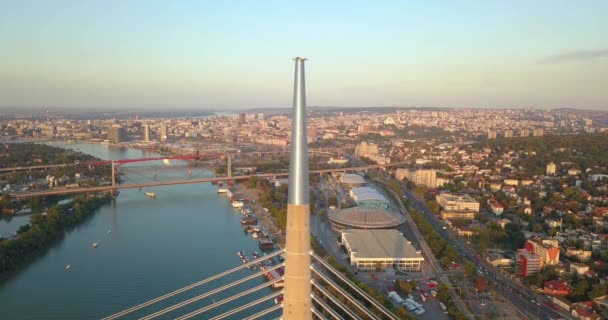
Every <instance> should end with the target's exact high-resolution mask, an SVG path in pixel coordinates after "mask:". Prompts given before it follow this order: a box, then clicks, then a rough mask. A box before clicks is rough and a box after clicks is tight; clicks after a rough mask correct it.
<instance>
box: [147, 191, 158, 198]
mask: <svg viewBox="0 0 608 320" xmlns="http://www.w3.org/2000/svg"><path fill="white" fill-rule="evenodd" d="M146 196H148V197H150V198H154V197H156V193H154V192H149V191H146Z"/></svg>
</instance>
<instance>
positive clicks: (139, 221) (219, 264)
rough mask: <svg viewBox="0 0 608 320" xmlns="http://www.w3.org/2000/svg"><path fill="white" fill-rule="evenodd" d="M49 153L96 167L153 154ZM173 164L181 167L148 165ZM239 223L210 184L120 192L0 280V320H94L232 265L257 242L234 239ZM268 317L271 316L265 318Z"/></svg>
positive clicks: (161, 174)
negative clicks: (97, 162) (82, 157)
mask: <svg viewBox="0 0 608 320" xmlns="http://www.w3.org/2000/svg"><path fill="white" fill-rule="evenodd" d="M53 145H56V146H60V147H64V148H69V149H73V150H79V151H82V152H85V153H88V154H91V155H93V156H96V157H98V158H102V159H127V158H142V157H152V156H156V155H155V154H152V153H149V152H145V151H140V150H135V149H119V148H115V147H111V146H109V145H104V144H87V143H78V144H61V143H54V144H53ZM179 164H183V163H181V162H179V161H171V162H169V163H167V162H165V163H160V162H157V163H156V165H165V166H171V165H179ZM133 165H134V164H130V165H129V166H133ZM150 165H151V163H145V164H139V166H150ZM124 173H125V176H126V178H127V180H128V181H127V182H146V181H152V180H154V179H155V178H154V173H153V172H150V171H146V170H143V168H141V167H140V168H139V169H138V170H134V169H132V170H131V171H130V170H124ZM83 174H86V173H83ZM205 176H211V173H210V172H209V171H206V170H203V169H197V170H194V172H193V177H205ZM187 178H188V172H187V170H160V171H158V176H157V177H156V179H159V180H164V179H173V180H175V179H187ZM145 191H153V192H155V193H156V198H155V199H151V198H148V197H146V196H145V195H144V192H145ZM240 218H241V214H240V213H238V212H237V211H236V210H234V209H232V208H231V206H230V203H229V201H228V200H227V199H226V198H224V197H220V196H218V194H217V186H214V185H212V184H192V185H174V186H163V187H155V188H149V189H147V190H146V189H145V190H137V189H129V190H121V191H120V196H119V197H118V198H117V199H116V201H115V203H112V204H108V205H105V206H103V207H102V208H100V209H99V210H98V211H97V212H96V213H95V215H94V216H93V217H92V218H91V219H89V220H87V221H86V222H84V223H82V224H81V225H80V226H78V227H77V228H76V229H74V230H72V231H70V232H68V233H66V235H65V237H64V238H63V239H62V240H61V241H59V242H57V243H56V244H54V246H53V247H52V248H51V249H50V250H49V251H48V252H47V253H46V254H44V255H43V256H40V257H38V258H36V259H34V261H33V262H31V263H30V264H28V265H27V266H25V267H24V268H23V270H20V271H19V272H16V273H15V274H12V275H11V276H10V277H9V278H8V279H4V280H2V281H1V282H0V319H2V320H8V319H48V320H53V319H61V320H67V319H99V318H102V317H103V316H108V315H111V314H113V313H116V312H118V311H121V310H123V309H126V308H128V307H131V306H134V305H136V304H139V303H141V302H145V301H147V300H150V299H152V298H155V297H157V296H160V295H163V294H165V293H168V292H171V291H173V290H176V289H179V288H181V287H184V286H186V285H189V284H191V283H193V282H196V281H199V280H202V279H205V278H207V277H209V276H212V275H215V274H218V273H220V272H222V271H224V270H227V269H230V268H233V267H236V266H239V265H240V260H239V259H238V256H237V254H236V252H237V250H245V251H246V252H248V253H252V252H253V251H259V249H258V247H257V242H255V241H254V240H253V239H252V237H251V236H250V235H249V234H247V233H244V232H243V229H242V228H241V225H240ZM28 220H29V217H28V216H20V217H16V218H14V219H13V220H11V221H10V222H7V221H4V220H1V221H0V230H3V232H4V231H6V230H13V229H15V227H17V228H18V225H21V224H24V223H27V222H28ZM93 242H98V243H99V246H98V248H97V249H93V248H92V246H91V244H92V243H93ZM67 265H70V268H69V269H66V266H67ZM252 273H253V271H250V270H241V271H239V272H237V273H234V274H232V275H230V277H224V278H222V280H220V281H218V282H212V283H210V284H206V285H204V286H201V287H198V288H196V289H194V290H190V291H189V292H187V293H184V294H181V295H178V296H177V297H174V298H170V299H167V300H165V301H163V302H161V303H159V304H158V305H157V306H156V305H155V306H156V307H149V308H146V309H144V310H143V311H141V312H136V313H134V314H131V315H129V316H126V317H124V318H121V319H135V318H139V317H141V316H143V315H147V314H150V313H152V312H155V311H158V310H160V309H161V308H163V307H167V306H170V305H172V304H175V303H177V302H179V301H182V300H185V299H186V298H190V297H193V296H195V295H198V294H201V293H203V292H207V291H208V290H210V288H216V287H218V286H219V284H225V283H228V282H230V281H234V280H235V279H239V278H242V277H244V276H247V275H250V274H252ZM262 283H264V280H263V279H262V278H261V277H260V278H259V279H254V280H252V281H250V282H248V283H246V284H244V285H242V286H239V287H236V288H233V289H232V290H231V291H229V292H226V293H225V294H217V295H215V296H212V297H209V298H205V299H203V300H201V301H200V302H198V303H195V304H193V305H190V306H187V307H185V308H182V309H180V310H177V311H175V312H172V313H169V314H167V315H166V316H163V317H160V318H159V319H173V318H175V317H176V316H179V315H183V314H185V313H187V312H190V311H192V310H196V309H199V308H201V307H203V306H206V305H208V304H211V303H214V302H217V301H219V300H221V299H223V298H225V297H227V296H230V295H232V294H235V293H238V292H242V291H244V290H245V289H246V288H251V287H253V286H255V285H259V284H262ZM270 293H271V290H270V289H264V290H262V291H259V292H257V293H256V294H255V295H254V294H252V295H248V296H247V297H245V298H243V299H240V300H237V302H233V303H232V304H227V305H224V306H222V307H220V308H218V311H215V312H209V313H205V314H203V315H200V316H198V318H196V319H208V318H210V317H211V316H213V315H217V314H219V313H221V312H226V311H228V310H230V309H233V308H234V307H235V306H239V305H242V304H244V303H246V302H249V301H252V300H255V299H257V298H260V297H262V296H265V295H267V294H270ZM270 305H272V302H270V301H269V302H266V303H265V304H263V305H260V306H259V307H258V308H256V309H252V310H251V311H250V312H248V313H241V314H238V315H235V316H233V317H231V318H229V319H241V318H243V317H244V316H245V315H248V314H253V313H254V312H256V311H259V310H261V309H265V308H266V307H269V306H270ZM278 316H279V314H278V313H276V312H275V313H273V314H271V315H269V316H268V318H277V317H278Z"/></svg>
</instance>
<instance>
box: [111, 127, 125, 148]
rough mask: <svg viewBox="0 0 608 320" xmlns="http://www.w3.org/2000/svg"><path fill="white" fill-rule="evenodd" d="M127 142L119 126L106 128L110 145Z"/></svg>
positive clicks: (123, 130)
mask: <svg viewBox="0 0 608 320" xmlns="http://www.w3.org/2000/svg"><path fill="white" fill-rule="evenodd" d="M126 140H127V134H126V132H125V129H124V128H123V127H122V126H120V125H117V124H116V125H113V126H111V127H109V128H108V141H110V142H111V143H121V142H123V141H126Z"/></svg>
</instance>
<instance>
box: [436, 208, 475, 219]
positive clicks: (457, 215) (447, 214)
mask: <svg viewBox="0 0 608 320" xmlns="http://www.w3.org/2000/svg"><path fill="white" fill-rule="evenodd" d="M475 214H476V212H473V211H449V210H441V219H443V220H458V219H464V220H473V219H475Z"/></svg>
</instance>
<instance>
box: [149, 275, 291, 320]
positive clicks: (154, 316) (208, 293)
mask: <svg viewBox="0 0 608 320" xmlns="http://www.w3.org/2000/svg"><path fill="white" fill-rule="evenodd" d="M283 266H284V265H283V264H278V265H276V266H273V267H272V268H269V269H268V270H264V271H260V272H256V273H254V274H252V275H250V276H247V277H245V278H242V279H239V280H236V281H234V282H231V283H229V284H227V285H224V286H221V287H219V288H217V289H213V290H211V291H207V292H205V293H203V294H201V295H198V296H196V297H193V298H190V299H188V300H185V301H182V302H180V303H178V304H174V305H172V306H170V307H167V308H165V309H163V310H160V311H157V312H155V313H153V314H150V315H148V316H145V317H143V318H140V320H150V319H154V318H156V317H158V316H161V315H163V314H165V313H168V312H171V311H174V310H177V309H179V308H181V307H183V306H186V305H189V304H191V303H193V302H196V301H199V300H202V299H205V298H207V297H210V296H212V295H214V294H216V293H220V292H222V291H224V290H226V289H230V288H232V287H234V286H237V285H239V284H241V283H245V282H247V281H249V280H252V279H255V278H257V277H259V276H263V275H264V274H266V273H268V272H270V271H272V270H276V269H278V268H281V267H283ZM278 281H282V279H276V281H271V282H270V283H271V284H272V283H275V282H278ZM222 301H223V300H222ZM214 305H219V302H216V303H215V304H214Z"/></svg>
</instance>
